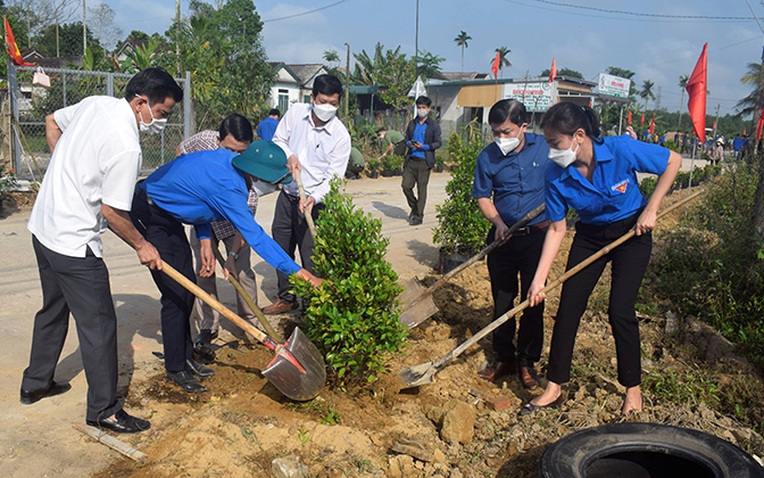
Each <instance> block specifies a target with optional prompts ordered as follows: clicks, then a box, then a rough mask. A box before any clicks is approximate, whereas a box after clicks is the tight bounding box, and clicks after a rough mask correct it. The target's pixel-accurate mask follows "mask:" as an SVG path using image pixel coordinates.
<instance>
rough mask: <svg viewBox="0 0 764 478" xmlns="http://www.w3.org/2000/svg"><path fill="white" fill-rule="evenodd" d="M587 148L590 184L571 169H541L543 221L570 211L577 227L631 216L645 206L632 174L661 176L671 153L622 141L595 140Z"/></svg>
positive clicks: (558, 218) (618, 138)
mask: <svg viewBox="0 0 764 478" xmlns="http://www.w3.org/2000/svg"><path fill="white" fill-rule="evenodd" d="M598 142H599V143H598ZM600 143H601V144H600ZM592 145H593V146H594V158H595V160H596V161H597V165H596V166H595V168H594V172H593V173H592V180H591V182H589V180H588V179H586V178H585V177H584V176H583V175H582V174H581V172H580V171H579V170H578V169H576V167H575V166H568V167H567V168H565V169H563V168H561V167H560V166H559V165H557V164H556V163H551V164H550V165H549V167H548V168H547V170H546V210H547V212H548V214H549V220H551V221H553V222H556V221H561V220H563V219H565V215H566V214H567V212H568V208H573V209H575V210H576V212H577V213H578V215H579V217H580V218H581V222H582V223H583V224H590V225H595V226H602V225H607V224H612V223H614V222H617V221H620V220H622V219H626V218H628V217H631V216H633V215H634V214H635V213H636V212H637V211H639V210H640V209H641V208H643V207H644V206H645V205H646V204H647V200H646V199H645V198H644V196H642V193H641V192H640V191H639V182H638V181H637V172H640V173H652V174H658V175H660V174H663V172H664V171H665V170H666V167H667V166H668V159H669V154H670V153H671V151H670V150H668V149H666V148H662V147H660V146H658V145H655V144H649V143H643V142H641V141H637V140H634V139H631V138H629V137H626V136H609V137H606V138H601V139H598V140H596V141H593V142H592Z"/></svg>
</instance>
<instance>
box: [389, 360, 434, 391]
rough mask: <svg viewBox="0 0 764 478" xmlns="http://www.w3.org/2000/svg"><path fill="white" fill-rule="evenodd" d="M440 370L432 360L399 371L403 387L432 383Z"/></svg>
mask: <svg viewBox="0 0 764 478" xmlns="http://www.w3.org/2000/svg"><path fill="white" fill-rule="evenodd" d="M437 371H438V369H437V367H435V364H433V363H432V362H427V363H421V364H419V365H414V366H413V367H409V368H407V369H404V370H401V371H400V372H398V375H399V376H400V377H401V382H402V383H403V385H404V386H403V389H406V388H414V387H420V386H422V385H427V384H428V383H432V382H433V380H434V378H435V373H436V372H437Z"/></svg>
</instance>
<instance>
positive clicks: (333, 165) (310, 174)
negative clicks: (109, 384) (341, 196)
mask: <svg viewBox="0 0 764 478" xmlns="http://www.w3.org/2000/svg"><path fill="white" fill-rule="evenodd" d="M312 108H313V107H312V106H311V105H309V104H306V103H296V104H294V105H292V106H291V107H289V109H288V110H287V112H286V114H285V115H284V118H282V120H281V121H279V125H278V127H277V128H276V133H275V134H274V136H273V142H274V143H276V144H278V145H279V146H281V149H283V150H284V152H285V153H286V156H287V158H289V157H290V156H291V155H293V154H294V155H295V156H297V159H299V160H300V166H301V168H302V183H303V186H305V194H306V195H308V196H312V197H313V199H315V200H316V203H320V202H321V201H322V200H323V199H324V196H326V194H327V193H328V192H329V181H331V180H332V178H334V176H339V177H343V176H344V175H345V169H347V166H348V159H349V158H350V134H349V133H348V130H347V128H345V125H344V124H342V121H340V120H339V118H337V117H336V116H335V117H334V118H332V119H331V120H329V122H328V123H326V124H325V125H324V126H321V127H316V125H315V124H314V123H313V117H312V116H311V114H310V112H311V110H312ZM284 191H285V192H286V193H287V194H291V195H292V196H297V195H298V193H297V184H296V183H295V182H294V181H293V182H291V183H289V184H286V185H284Z"/></svg>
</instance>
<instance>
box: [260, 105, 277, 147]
mask: <svg viewBox="0 0 764 478" xmlns="http://www.w3.org/2000/svg"><path fill="white" fill-rule="evenodd" d="M280 117H281V111H279V110H277V109H276V108H273V109H272V110H270V111H269V112H268V117H267V118H265V119H264V120H262V121H261V122H260V123H258V125H257V135H258V136H259V137H260V139H262V140H263V141H270V140H272V139H273V135H274V134H276V127H277V126H278V125H279V118H280Z"/></svg>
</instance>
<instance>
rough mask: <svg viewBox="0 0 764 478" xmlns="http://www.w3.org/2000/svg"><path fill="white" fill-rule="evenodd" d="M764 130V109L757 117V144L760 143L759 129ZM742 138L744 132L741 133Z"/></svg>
mask: <svg viewBox="0 0 764 478" xmlns="http://www.w3.org/2000/svg"><path fill="white" fill-rule="evenodd" d="M762 128H764V108H762V109H761V114H760V115H759V127H758V128H757V131H756V142H757V143H758V142H759V141H761V129H762ZM743 136H745V131H743Z"/></svg>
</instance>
